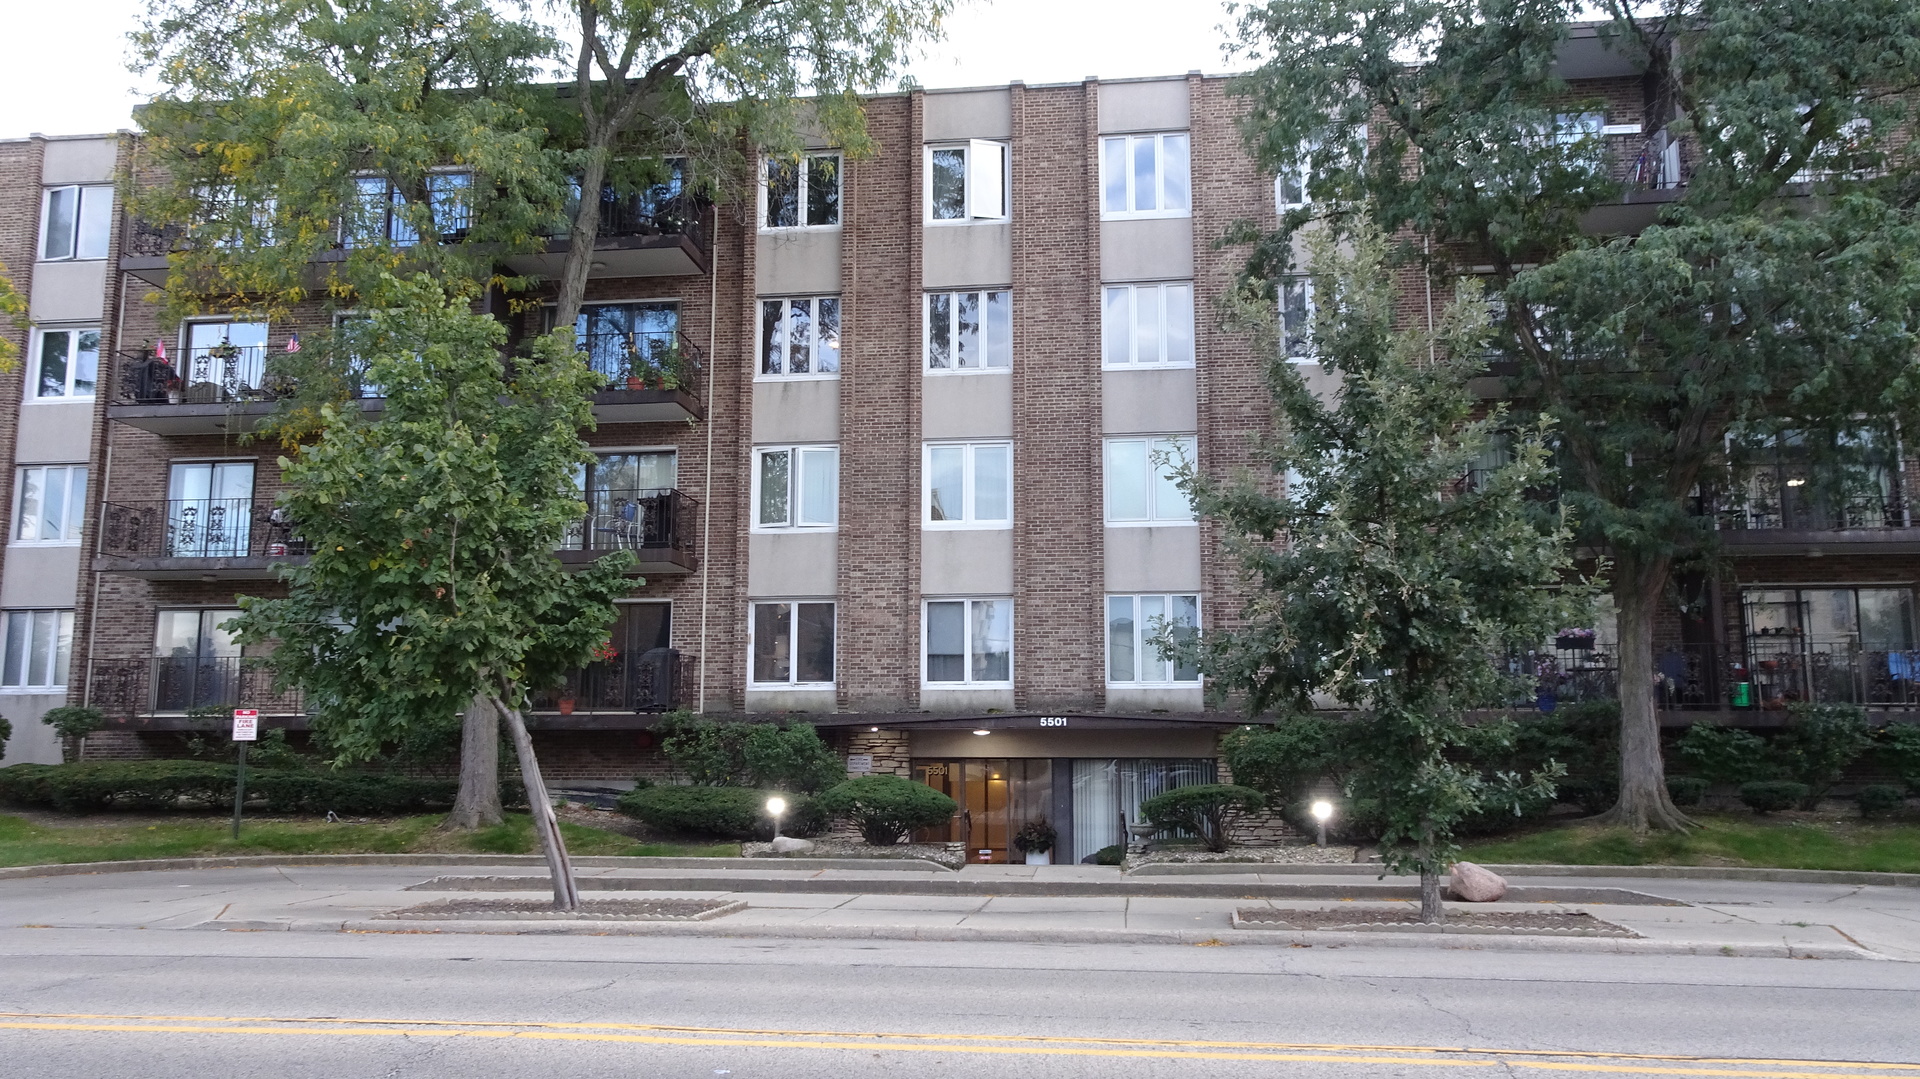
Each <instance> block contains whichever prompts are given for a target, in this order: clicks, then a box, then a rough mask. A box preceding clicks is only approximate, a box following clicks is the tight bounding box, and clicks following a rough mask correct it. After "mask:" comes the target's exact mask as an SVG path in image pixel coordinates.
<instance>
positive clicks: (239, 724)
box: [233, 708, 260, 742]
mask: <svg viewBox="0 0 1920 1079" xmlns="http://www.w3.org/2000/svg"><path fill="white" fill-rule="evenodd" d="M233 740H234V741H236V742H257V741H259V740H260V710H259V709H258V708H235V709H234V710H233Z"/></svg>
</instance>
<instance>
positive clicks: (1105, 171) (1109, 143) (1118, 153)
mask: <svg viewBox="0 0 1920 1079" xmlns="http://www.w3.org/2000/svg"><path fill="white" fill-rule="evenodd" d="M1188 157H1189V153H1188V140H1187V133H1186V132H1184V131H1177V132H1166V133H1163V134H1158V135H1109V136H1107V137H1106V138H1103V139H1101V140H1100V216H1101V217H1185V216H1187V214H1189V213H1191V212H1192V198H1191V194H1190V191H1189V186H1190V183H1191V181H1190V179H1189V176H1188Z"/></svg>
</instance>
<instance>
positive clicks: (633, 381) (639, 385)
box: [627, 376, 647, 390]
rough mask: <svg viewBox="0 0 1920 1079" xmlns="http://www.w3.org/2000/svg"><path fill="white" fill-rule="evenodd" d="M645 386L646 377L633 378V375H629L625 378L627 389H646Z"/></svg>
mask: <svg viewBox="0 0 1920 1079" xmlns="http://www.w3.org/2000/svg"><path fill="white" fill-rule="evenodd" d="M646 388H647V380H646V379H644V378H634V377H631V376H629V377H628V379H627V389H630V390H644V389H646Z"/></svg>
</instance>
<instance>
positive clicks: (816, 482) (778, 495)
mask: <svg viewBox="0 0 1920 1079" xmlns="http://www.w3.org/2000/svg"><path fill="white" fill-rule="evenodd" d="M753 505H754V514H753V526H754V528H755V529H756V530H760V531H769V530H776V529H790V528H791V529H808V528H832V527H833V526H834V525H836V524H838V523H839V519H840V449H839V447H837V446H776V447H768V448H764V449H759V450H755V451H754V469H753Z"/></svg>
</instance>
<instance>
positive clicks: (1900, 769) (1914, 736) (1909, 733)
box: [1878, 723, 1920, 793]
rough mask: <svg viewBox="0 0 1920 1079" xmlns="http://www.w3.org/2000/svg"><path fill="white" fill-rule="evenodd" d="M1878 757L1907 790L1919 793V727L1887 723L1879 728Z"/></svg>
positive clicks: (1908, 724) (1910, 724) (1909, 724)
mask: <svg viewBox="0 0 1920 1079" xmlns="http://www.w3.org/2000/svg"><path fill="white" fill-rule="evenodd" d="M1878 743H1879V747H1878V749H1879V755H1880V759H1881V760H1883V761H1885V762H1886V763H1887V765H1888V767H1890V768H1891V769H1892V770H1893V772H1894V774H1895V775H1898V776H1899V777H1900V778H1901V780H1902V781H1904V782H1905V783H1906V785H1907V789H1908V790H1911V791H1914V792H1916V793H1920V725H1915V724H1912V723H1889V724H1887V725H1886V726H1885V727H1882V728H1880V737H1879V739H1878Z"/></svg>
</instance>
